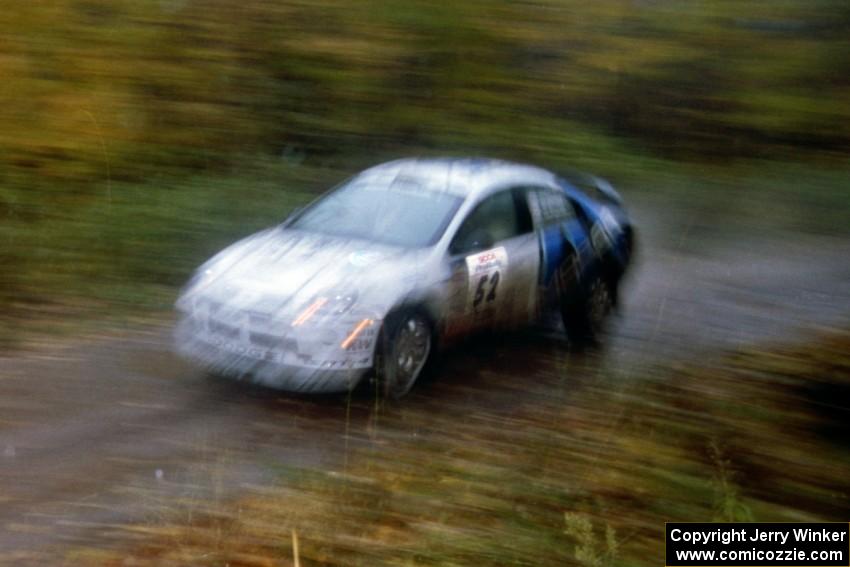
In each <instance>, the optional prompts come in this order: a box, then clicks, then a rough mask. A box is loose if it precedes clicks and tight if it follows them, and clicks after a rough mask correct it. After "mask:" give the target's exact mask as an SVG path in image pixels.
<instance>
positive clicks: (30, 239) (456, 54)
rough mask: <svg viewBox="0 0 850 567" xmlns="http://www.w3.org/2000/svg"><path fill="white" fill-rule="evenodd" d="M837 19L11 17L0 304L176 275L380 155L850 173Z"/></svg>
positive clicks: (557, 14) (516, 4)
mask: <svg viewBox="0 0 850 567" xmlns="http://www.w3.org/2000/svg"><path fill="white" fill-rule="evenodd" d="M848 27H850V5H848V4H847V3H846V2H844V1H842V0H816V1H811V0H781V1H775V2H770V3H765V2H755V1H744V2H741V1H731V0H718V1H714V2H703V1H697V0H690V1H685V2H667V1H661V0H606V1H601V2H580V1H577V0H539V1H536V2H525V1H513V0H488V1H486V2H485V1H483V0H469V1H467V2H462V3H442V2H432V1H425V0H386V1H382V2H376V1H374V0H365V1H363V2H357V3H350V2H344V1H342V0H317V1H311V2H306V1H303V0H288V1H285V2H270V1H267V0H244V1H242V2H238V3H234V2H227V1H224V0H158V1H154V0H148V1H143V2H138V1H131V0H108V1H107V0H54V1H51V2H17V3H13V4H10V5H9V6H6V7H5V8H4V10H3V13H2V14H0V31H2V33H0V76H2V81H0V124H2V128H0V218H2V219H3V222H2V225H0V242H2V244H0V264H2V265H3V267H4V270H3V272H4V273H3V274H2V275H0V307H2V309H3V312H8V309H9V308H10V307H12V306H13V304H14V305H17V306H19V307H20V306H21V305H26V304H29V303H31V302H32V301H35V302H40V303H43V302H45V301H47V300H50V299H54V300H55V299H57V298H59V296H60V292H62V293H64V292H68V290H77V291H80V290H81V288H80V286H78V285H76V284H75V283H74V282H83V283H85V282H87V285H88V286H89V287H92V286H94V287H93V288H92V289H91V290H89V291H88V292H86V293H83V295H85V296H87V297H89V298H91V297H92V295H97V294H101V293H113V292H115V290H117V289H119V288H121V286H122V285H123V284H125V283H127V284H129V285H135V283H134V280H132V279H129V280H128V279H122V278H125V277H128V278H136V277H139V276H143V278H142V280H136V281H142V282H145V281H152V282H154V283H156V284H157V285H173V283H174V282H175V281H176V280H178V279H180V278H182V277H185V276H186V272H187V270H188V266H189V264H191V263H192V262H196V261H197V260H198V258H199V257H200V256H201V254H202V253H203V252H205V251H207V250H208V249H209V248H210V246H206V245H205V244H206V243H207V242H209V241H210V240H215V239H216V238H217V237H218V236H221V237H222V239H224V237H225V236H226V237H229V238H232V237H234V236H236V235H239V234H244V233H245V232H246V231H247V230H248V229H249V228H251V227H252V226H254V225H256V224H258V222H259V221H260V220H263V221H266V222H270V221H271V220H272V219H279V218H281V217H282V216H284V215H285V213H286V210H288V208H289V207H291V205H292V203H293V202H295V201H299V198H298V197H293V196H292V195H289V196H287V195H281V194H278V192H279V193H285V192H290V193H295V194H298V193H300V192H302V191H303V190H305V189H307V188H311V189H313V190H315V188H316V187H319V186H320V184H319V183H318V181H319V180H321V182H322V183H324V182H326V181H328V180H330V179H339V178H340V177H342V176H344V175H345V174H347V173H349V172H351V171H353V170H354V169H356V168H357V167H360V166H362V165H364V164H367V163H374V162H377V161H381V160H382V159H384V158H386V157H391V156H399V155H406V154H411V153H429V152H435V153H456V154H465V153H472V154H489V155H493V156H498V157H508V158H512V159H520V160H529V161H534V162H539V163H543V164H547V165H553V166H558V165H562V164H572V165H577V166H581V167H586V168H590V169H593V170H595V171H601V172H602V173H608V174H611V173H613V174H614V175H615V176H616V175H617V174H621V177H629V176H635V175H639V174H640V172H641V171H643V172H647V171H649V172H653V171H654V172H659V171H665V172H668V171H670V170H671V169H675V168H676V167H677V166H675V165H673V161H675V162H687V163H691V164H697V165H698V166H699V164H704V163H707V162H713V163H716V162H718V161H724V162H725V161H728V160H730V159H732V158H736V159H737V158H748V159H749V158H759V159H773V160H780V161H788V160H792V161H805V160H813V159H816V160H817V161H818V163H820V164H823V163H828V164H832V165H834V164H836V163H837V164H839V166H840V167H844V166H845V165H846V157H847V154H846V151H847V149H848V141H850V104H849V103H848V101H850V57H847V54H848V53H850V34H848V33H847V30H848ZM258 156H260V157H258ZM258 163H259V164H261V165H260V166H259V167H255V166H256V165H257V164H258ZM334 169H335V170H337V173H336V174H329V172H330V171H331V170H334ZM314 174H315V175H314ZM845 178H846V176H844V177H842V179H845ZM270 183H277V185H276V186H271V185H270ZM842 183H843V181H842ZM251 184H259V186H260V187H262V189H258V188H252V187H249V185H251ZM800 191H805V189H800ZM258 192H263V193H262V195H260V194H259V193H258ZM234 203H237V204H238V205H237V207H238V210H239V212H240V214H237V215H231V214H230V208H231V207H232V206H233V205H234ZM272 205H273V206H274V207H277V209H276V211H277V214H271V213H272V212H273V211H272V209H270V206H272ZM225 209H226V210H225ZM243 223H244V224H243ZM194 231H204V234H205V236H203V235H201V234H192V233H193V232H194ZM207 231H209V232H207ZM202 240H203V242H201V241H202ZM195 244H197V245H198V246H194V245H195ZM63 274H64V275H65V276H67V277H68V278H70V279H69V280H62V278H61V277H60V276H62V275H63ZM104 279H105V280H108V281H111V282H112V283H113V284H115V287H114V288H110V289H106V287H104V286H101V285H100V284H99V283H98V282H102V281H104ZM60 281H64V283H63V284H62V285H60V286H59V287H56V286H55V285H53V284H50V285H48V284H47V283H46V282H60ZM95 291H96V292H97V293H94V292H95Z"/></svg>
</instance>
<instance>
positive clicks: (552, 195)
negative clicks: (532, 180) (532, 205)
mask: <svg viewBox="0 0 850 567" xmlns="http://www.w3.org/2000/svg"><path fill="white" fill-rule="evenodd" d="M534 193H535V197H536V201H537V209H538V213H537V216H538V217H539V219H540V222H541V224H542V225H543V226H548V225H550V224H556V223H562V222H565V221H569V220H571V219H574V218H576V210H575V208H574V207H573V204H572V202H570V200H569V199H568V198H567V196H566V195H564V193H562V192H561V191H558V190H554V189H546V188H538V189H536V190H535V191H534Z"/></svg>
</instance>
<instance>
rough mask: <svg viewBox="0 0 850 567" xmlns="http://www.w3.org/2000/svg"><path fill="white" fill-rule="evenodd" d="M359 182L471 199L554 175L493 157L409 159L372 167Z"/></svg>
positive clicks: (544, 181) (551, 178)
mask: <svg viewBox="0 0 850 567" xmlns="http://www.w3.org/2000/svg"><path fill="white" fill-rule="evenodd" d="M357 179H358V180H359V181H372V180H376V181H377V180H380V182H381V183H386V184H388V185H389V184H393V185H395V184H401V185H404V184H410V185H412V186H416V187H417V188H423V189H426V190H429V191H441V192H445V193H450V194H453V195H457V196H460V197H463V198H465V199H468V198H470V197H477V196H481V195H484V194H486V193H489V192H490V191H491V190H493V189H496V188H498V187H500V186H504V185H506V184H511V183H529V184H535V183H539V184H551V183H553V182H554V181H555V179H556V177H555V175H554V174H553V173H552V172H550V171H547V170H545V169H542V168H540V167H535V166H531V165H524V164H519V163H513V162H509V161H503V160H497V159H490V158H455V157H442V158H408V159H400V160H396V161H391V162H388V163H384V164H381V165H376V166H374V167H371V168H369V169H367V170H365V171H363V172H362V173H360V174H359V175H358V176H357Z"/></svg>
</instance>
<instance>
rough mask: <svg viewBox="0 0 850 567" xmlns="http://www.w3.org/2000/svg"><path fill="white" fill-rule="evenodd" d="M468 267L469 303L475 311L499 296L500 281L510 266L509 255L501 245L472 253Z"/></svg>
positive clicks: (468, 257)
mask: <svg viewBox="0 0 850 567" xmlns="http://www.w3.org/2000/svg"><path fill="white" fill-rule="evenodd" d="M466 268H467V270H468V272H469V296H468V303H467V305H468V306H469V309H470V310H471V311H475V312H478V311H481V310H483V309H486V308H487V306H488V304H489V303H491V302H494V301H495V300H496V298H497V297H498V293H499V282H501V281H502V279H503V278H504V275H505V271H506V270H507V268H508V255H507V253H506V252H505V249H504V248H503V247H501V246H500V247H499V248H493V249H491V250H485V251H484V252H479V253H477V254H472V255H471V256H467V257H466Z"/></svg>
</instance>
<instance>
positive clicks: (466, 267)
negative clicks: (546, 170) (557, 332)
mask: <svg viewBox="0 0 850 567" xmlns="http://www.w3.org/2000/svg"><path fill="white" fill-rule="evenodd" d="M448 255H449V264H450V269H451V271H452V274H453V277H452V281H453V285H454V286H455V288H456V289H455V290H454V293H453V295H454V297H455V298H457V300H458V301H457V302H456V303H455V308H454V309H453V312H452V313H451V314H450V316H449V328H450V329H451V330H453V331H472V330H480V329H492V328H501V327H506V326H513V325H517V324H522V323H524V322H526V321H528V319H529V318H530V314H531V313H532V312H533V309H534V305H535V304H534V302H535V300H536V283H537V274H538V270H539V258H540V256H539V251H538V244H537V238H536V235H535V233H534V227H533V223H532V219H531V213H530V211H529V208H528V201H527V193H526V191H525V190H523V189H520V188H505V189H502V190H500V191H498V192H496V193H494V194H492V195H490V196H488V197H486V198H485V199H484V200H482V201H481V203H479V204H478V205H477V206H476V207H475V208H474V209H473V210H472V211H471V212H470V213H469V214H468V215H467V217H466V219H465V220H464V221H463V223H462V224H461V225H460V227H459V228H458V230H457V232H456V233H455V235H454V237H453V239H452V241H451V243H450V245H449V250H448Z"/></svg>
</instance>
